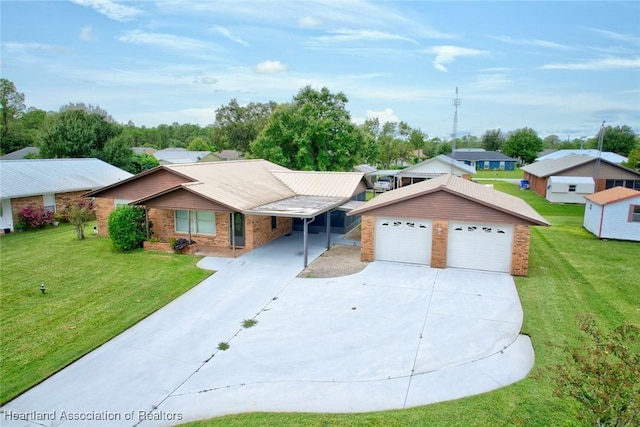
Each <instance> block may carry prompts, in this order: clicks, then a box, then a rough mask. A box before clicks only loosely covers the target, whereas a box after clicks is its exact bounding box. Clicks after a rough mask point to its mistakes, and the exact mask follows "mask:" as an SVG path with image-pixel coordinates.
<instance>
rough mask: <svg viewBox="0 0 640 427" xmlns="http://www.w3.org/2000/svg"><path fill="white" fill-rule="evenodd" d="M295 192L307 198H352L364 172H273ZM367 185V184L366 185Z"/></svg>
mask: <svg viewBox="0 0 640 427" xmlns="http://www.w3.org/2000/svg"><path fill="white" fill-rule="evenodd" d="M272 173H273V175H274V176H275V177H276V178H278V179H279V180H280V181H282V183H284V184H285V185H286V186H287V187H289V188H290V189H291V190H293V192H295V193H296V194H299V195H305V196H320V197H341V198H347V199H349V198H351V197H352V196H353V191H354V190H355V189H356V188H357V186H358V184H359V183H360V182H361V181H362V178H363V177H364V174H363V173H362V172H314V171H291V170H287V171H273V172H272ZM365 185H366V184H365Z"/></svg>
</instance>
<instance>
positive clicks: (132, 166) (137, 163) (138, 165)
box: [126, 153, 160, 174]
mask: <svg viewBox="0 0 640 427" xmlns="http://www.w3.org/2000/svg"><path fill="white" fill-rule="evenodd" d="M159 165H160V162H159V161H158V159H157V158H155V157H154V156H152V155H151V154H146V153H133V156H132V157H131V162H130V163H129V167H128V169H126V171H127V172H130V173H132V174H138V173H140V172H142V171H146V170H149V169H153V168H155V167H157V166H159Z"/></svg>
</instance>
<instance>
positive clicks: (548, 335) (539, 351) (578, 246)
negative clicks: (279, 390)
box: [188, 182, 640, 427]
mask: <svg viewBox="0 0 640 427" xmlns="http://www.w3.org/2000/svg"><path fill="white" fill-rule="evenodd" d="M494 185H495V188H496V189H499V190H501V191H505V192H507V193H510V194H513V195H516V196H518V197H522V198H523V199H525V200H526V201H527V202H529V203H530V204H531V205H532V206H533V207H534V208H535V209H536V210H538V212H540V213H541V214H542V215H543V216H544V217H545V218H546V219H547V220H548V221H550V222H551V224H552V226H551V227H532V232H531V250H530V253H531V256H530V266H529V276H528V277H519V278H516V286H517V289H518V292H519V295H520V299H521V301H522V306H523V309H524V324H523V333H525V334H527V335H529V336H530V337H531V340H532V343H533V346H534V349H535V353H536V363H535V366H534V368H533V370H532V371H531V373H530V374H529V375H528V377H527V378H525V379H524V380H522V381H520V382H518V383H516V384H513V385H510V386H508V387H504V388H501V389H499V390H496V391H493V392H490V393H485V394H481V395H478V396H472V397H469V398H465V399H460V400H456V401H451V402H444V403H439V404H434V405H427V406H421V407H417V408H411V409H406V410H394V411H381V412H371V413H361V414H304V413H251V414H238V415H231V416H225V417H220V418H214V419H211V420H205V421H201V422H196V423H191V424H188V425H189V426H229V427H230V426H245V425H251V426H272V425H278V426H318V427H320V426H350V427H351V426H385V427H386V426H447V427H448V426H465V427H466V426H559V425H564V426H577V425H581V424H580V422H579V421H578V418H577V414H578V410H579V409H578V407H577V405H576V404H574V403H573V402H571V401H568V400H563V399H560V398H557V397H554V388H555V384H556V381H557V377H556V374H555V373H554V368H555V367H556V366H557V365H559V364H564V363H566V361H567V357H568V354H567V353H566V352H565V350H564V349H563V348H562V344H563V343H564V342H569V343H574V344H575V343H576V342H577V337H578V336H579V332H578V329H577V324H576V315H578V314H580V313H593V315H594V316H595V318H596V320H597V322H598V324H599V325H600V326H601V327H602V328H603V329H605V330H611V329H613V328H614V327H616V326H618V325H619V324H621V323H622V322H631V321H633V322H636V323H637V322H638V319H640V286H638V259H640V244H638V243H633V242H619V241H603V240H598V239H596V238H595V237H594V236H593V235H591V234H590V233H589V232H587V231H586V230H584V228H583V227H582V215H583V212H584V206H579V205H556V204H551V203H548V202H547V201H546V200H544V199H542V198H540V197H539V196H537V195H536V194H535V193H533V192H532V191H524V190H520V189H519V188H518V187H517V186H515V185H513V184H507V183H503V182H496V183H494Z"/></svg>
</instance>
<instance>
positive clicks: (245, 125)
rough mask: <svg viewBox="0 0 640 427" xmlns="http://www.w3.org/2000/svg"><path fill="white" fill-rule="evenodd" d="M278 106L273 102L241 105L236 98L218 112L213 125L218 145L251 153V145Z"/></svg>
mask: <svg viewBox="0 0 640 427" xmlns="http://www.w3.org/2000/svg"><path fill="white" fill-rule="evenodd" d="M277 106H278V104H276V103H275V102H273V101H271V102H268V103H259V102H257V103H256V102H251V103H249V104H247V105H240V104H239V103H238V100H236V99H235V98H234V99H232V100H231V101H230V102H229V104H227V105H223V106H221V107H220V108H218V109H217V110H216V121H215V123H214V125H213V135H214V140H215V142H216V145H217V146H219V147H222V148H227V149H232V150H238V151H240V152H243V153H244V152H247V151H249V147H250V145H251V143H252V142H253V141H254V140H255V139H256V138H257V137H258V134H259V133H260V131H261V130H262V129H263V128H264V127H265V125H266V124H267V121H268V120H269V117H270V116H271V113H273V111H274V110H275V109H276V107H277Z"/></svg>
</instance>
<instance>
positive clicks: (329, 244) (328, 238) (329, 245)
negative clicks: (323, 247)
mask: <svg viewBox="0 0 640 427" xmlns="http://www.w3.org/2000/svg"><path fill="white" fill-rule="evenodd" d="M327 249H331V211H329V212H327Z"/></svg>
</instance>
